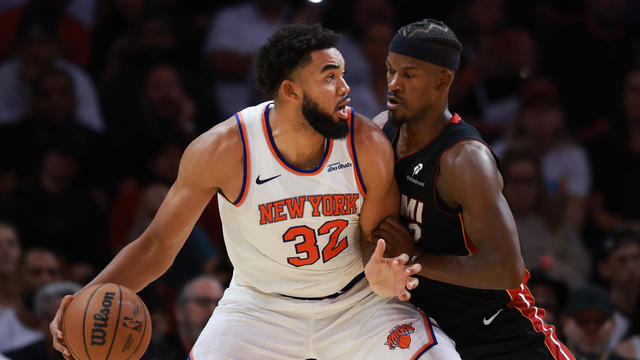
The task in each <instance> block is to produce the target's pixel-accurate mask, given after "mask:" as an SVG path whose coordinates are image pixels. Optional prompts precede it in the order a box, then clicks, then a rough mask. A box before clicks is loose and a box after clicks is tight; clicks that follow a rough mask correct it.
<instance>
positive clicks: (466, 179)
mask: <svg viewBox="0 0 640 360" xmlns="http://www.w3.org/2000/svg"><path fill="white" fill-rule="evenodd" d="M452 150H453V152H452V153H451V154H447V155H450V156H447V158H443V162H442V165H441V166H442V170H441V174H442V175H441V176H443V178H442V179H439V180H438V181H439V184H442V187H443V188H444V189H445V192H446V194H447V196H449V197H450V198H451V199H453V200H454V201H455V202H456V203H457V204H459V206H460V207H462V209H463V212H462V221H463V224H464V228H465V232H466V234H467V235H468V236H469V238H470V239H471V241H473V243H474V245H476V246H477V247H478V248H480V247H482V246H491V245H492V242H509V243H510V246H511V245H513V244H514V243H515V244H516V245H517V235H516V232H515V222H514V220H513V216H512V215H511V211H510V210H509V206H508V204H507V202H506V200H505V199H504V196H503V195H502V177H501V175H500V172H499V171H498V168H497V165H496V162H495V159H494V158H493V155H492V154H491V152H490V151H489V150H488V149H487V148H486V147H485V146H484V145H483V144H481V143H478V142H468V143H466V144H465V143H463V144H460V145H459V148H458V149H452ZM439 189H440V186H439ZM487 242H488V243H487Z"/></svg>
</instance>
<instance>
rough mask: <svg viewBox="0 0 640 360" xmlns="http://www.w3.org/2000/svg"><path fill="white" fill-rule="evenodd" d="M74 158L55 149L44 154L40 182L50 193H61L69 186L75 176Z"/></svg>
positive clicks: (76, 168) (75, 165)
mask: <svg viewBox="0 0 640 360" xmlns="http://www.w3.org/2000/svg"><path fill="white" fill-rule="evenodd" d="M77 171H78V164H77V162H76V160H75V159H74V158H73V157H71V156H69V155H67V154H64V153H61V152H59V151H56V150H51V151H48V152H47V153H45V154H44V158H43V164H42V175H41V183H42V186H43V187H44V188H45V189H46V190H47V191H48V192H50V193H54V194H57V193H61V192H63V191H65V190H66V189H68V188H69V186H70V185H71V183H72V182H73V180H74V179H75V177H76V173H77Z"/></svg>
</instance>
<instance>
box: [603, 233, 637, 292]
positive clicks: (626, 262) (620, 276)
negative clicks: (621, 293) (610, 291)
mask: <svg viewBox="0 0 640 360" xmlns="http://www.w3.org/2000/svg"><path fill="white" fill-rule="evenodd" d="M598 270H599V272H600V275H601V276H602V277H603V278H604V279H606V280H607V281H609V283H610V285H611V286H615V287H620V288H623V289H636V288H638V286H640V245H638V244H637V243H635V242H627V243H625V244H622V245H620V246H619V247H618V248H617V249H615V250H613V251H612V252H611V253H610V254H609V256H607V258H606V259H604V260H603V261H602V262H601V263H600V264H599V266H598Z"/></svg>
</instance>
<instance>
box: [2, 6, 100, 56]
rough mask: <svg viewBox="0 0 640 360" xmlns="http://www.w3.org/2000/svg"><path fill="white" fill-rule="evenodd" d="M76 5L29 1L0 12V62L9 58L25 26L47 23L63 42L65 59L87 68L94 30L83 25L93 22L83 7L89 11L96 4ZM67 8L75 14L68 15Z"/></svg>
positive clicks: (61, 42)
mask: <svg viewBox="0 0 640 360" xmlns="http://www.w3.org/2000/svg"><path fill="white" fill-rule="evenodd" d="M73 2H74V3H73V4H70V3H69V0H29V1H28V2H27V1H22V2H21V3H20V4H16V5H15V6H13V7H9V8H5V9H3V10H2V11H0V59H6V58H8V57H9V54H10V53H11V50H12V45H14V44H15V43H16V39H17V38H18V37H19V33H20V26H22V23H24V22H32V21H35V22H40V23H46V24H47V25H46V26H47V27H50V28H51V29H52V31H53V34H54V36H55V37H57V38H58V39H60V46H61V48H62V49H61V50H62V56H63V57H64V58H66V59H67V60H69V61H71V62H73V63H74V64H76V65H78V66H80V67H81V68H86V67H87V66H88V65H89V56H90V50H91V27H90V26H88V25H87V24H86V23H83V22H87V21H91V19H90V16H91V15H89V11H90V9H87V8H84V9H83V6H82V5H85V6H87V5H88V7H89V8H90V7H91V3H93V2H94V1H89V0H83V1H82V4H79V1H77V0H76V1H73ZM25 3H26V4H25ZM69 5H70V6H69ZM66 9H68V10H69V11H71V12H74V13H75V14H69V13H67V12H66V11H65V10H66ZM79 17H81V18H82V19H80V18H79Z"/></svg>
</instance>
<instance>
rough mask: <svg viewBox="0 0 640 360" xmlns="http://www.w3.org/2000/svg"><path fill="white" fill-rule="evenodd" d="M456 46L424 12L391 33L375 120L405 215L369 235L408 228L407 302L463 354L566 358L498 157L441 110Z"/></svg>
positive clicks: (391, 237)
mask: <svg viewBox="0 0 640 360" xmlns="http://www.w3.org/2000/svg"><path fill="white" fill-rule="evenodd" d="M461 52H462V45H461V44H460V42H459V41H458V39H457V38H456V36H455V34H454V33H453V31H451V29H449V28H448V27H447V26H446V25H445V24H444V23H442V22H439V21H435V20H429V19H427V20H423V21H420V22H416V23H412V24H409V25H407V26H405V27H403V28H401V29H400V30H399V31H398V33H397V34H396V36H395V37H394V39H393V41H392V42H391V45H390V47H389V54H388V57H387V84H388V102H387V108H388V111H387V112H384V113H382V114H380V115H379V116H378V117H376V119H374V121H376V123H378V124H379V126H381V127H383V130H384V132H385V133H386V134H387V136H388V137H389V139H390V140H391V142H392V143H393V147H394V150H395V155H396V165H395V177H396V180H397V182H398V185H399V187H400V192H401V204H400V215H401V221H402V222H403V223H402V224H401V223H399V222H397V221H395V220H393V219H387V220H385V221H384V222H383V223H382V224H381V225H380V226H379V227H378V229H377V230H376V231H375V232H374V233H373V235H372V237H371V238H370V241H372V242H374V241H376V240H377V239H378V238H382V239H386V240H387V241H388V243H390V244H398V243H405V244H412V241H411V237H412V239H413V244H414V245H413V247H414V248H413V249H402V250H401V251H400V252H406V253H408V254H413V255H414V256H413V259H412V260H413V261H414V262H416V263H420V264H421V265H422V271H421V272H420V275H421V276H420V280H419V285H418V287H417V288H416V289H414V290H412V291H411V301H412V302H413V303H414V304H416V305H417V306H419V307H421V308H422V309H423V310H425V311H426V312H427V313H428V314H430V316H432V317H433V318H434V319H435V320H436V321H437V323H438V324H439V326H441V327H442V329H443V330H444V331H445V332H446V333H447V334H448V335H449V336H451V338H452V339H453V340H454V341H455V342H456V347H457V350H458V352H459V353H460V355H461V357H462V358H463V359H465V360H480V359H482V360H489V359H491V360H529V359H530V360H533V359H536V360H541V359H549V360H553V359H556V360H560V359H562V360H574V357H573V355H572V354H571V353H570V352H569V350H568V349H567V348H566V347H565V346H564V345H563V344H562V343H560V341H559V340H558V337H557V334H556V331H555V328H553V327H552V326H550V325H547V324H545V323H544V310H542V309H539V308H536V307H535V305H534V301H533V297H532V296H531V293H530V292H529V290H528V289H527V287H526V281H527V278H528V273H527V272H526V271H525V270H524V264H523V261H522V257H521V255H520V246H519V243H518V235H517V232H516V227H515V224H514V220H513V216H512V214H511V211H510V209H509V206H508V204H507V202H506V200H505V198H504V197H503V195H502V188H503V179H502V175H501V173H500V167H499V162H498V159H497V158H496V156H495V155H494V154H493V152H492V151H491V149H490V148H489V147H488V146H487V145H486V144H485V143H484V142H483V140H482V137H481V135H480V134H479V133H478V131H477V130H476V129H475V128H473V127H472V126H470V125H468V124H467V123H465V122H464V121H463V120H462V119H461V117H460V116H459V115H458V114H452V113H451V112H449V110H448V100H447V97H448V93H449V88H450V86H451V83H452V81H453V78H454V75H455V71H456V70H457V68H458V65H459V61H460V54H461ZM407 229H408V231H407ZM372 286H374V284H372Z"/></svg>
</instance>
